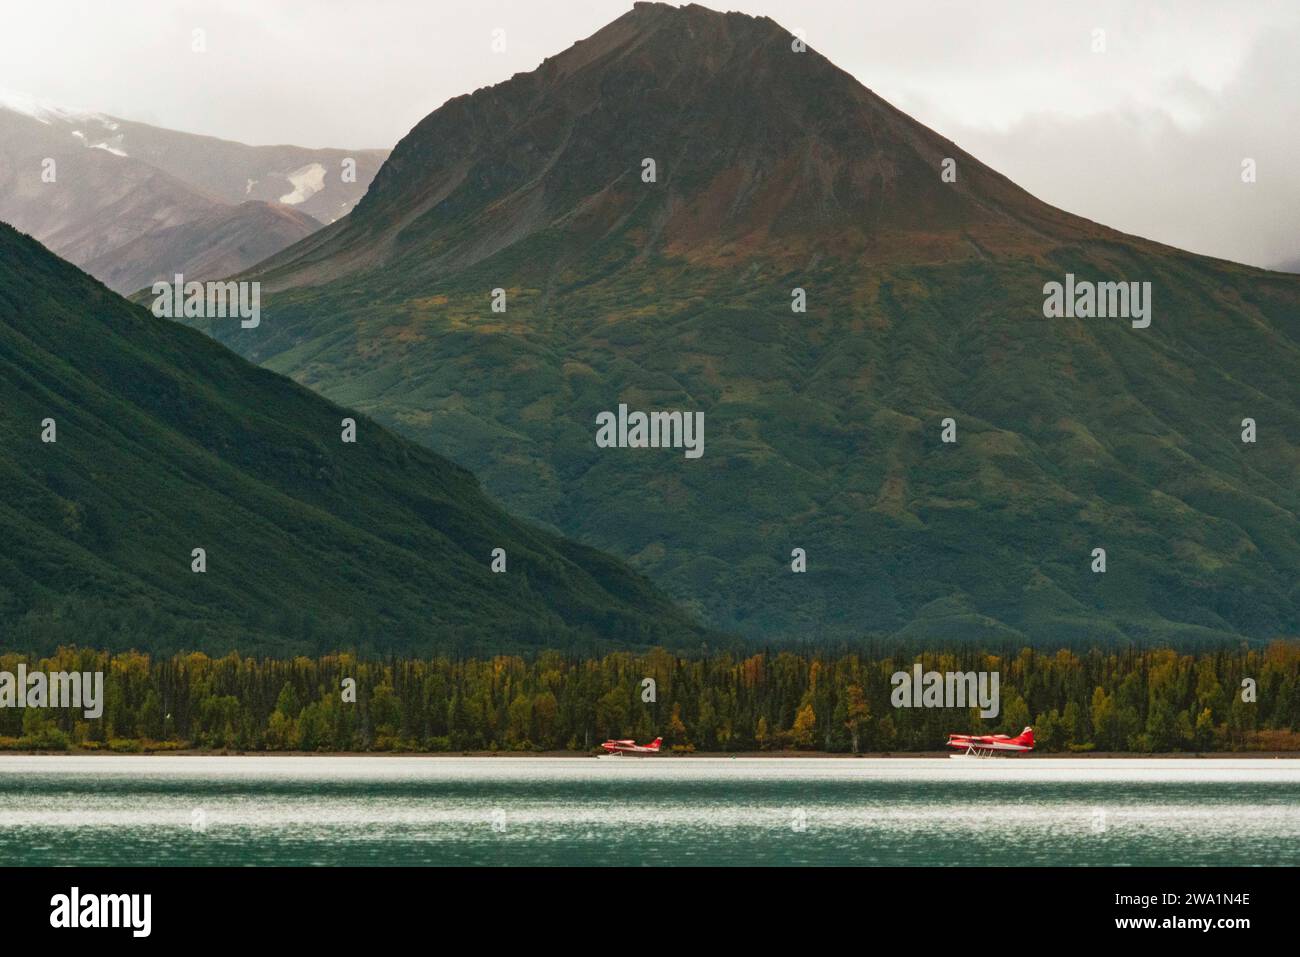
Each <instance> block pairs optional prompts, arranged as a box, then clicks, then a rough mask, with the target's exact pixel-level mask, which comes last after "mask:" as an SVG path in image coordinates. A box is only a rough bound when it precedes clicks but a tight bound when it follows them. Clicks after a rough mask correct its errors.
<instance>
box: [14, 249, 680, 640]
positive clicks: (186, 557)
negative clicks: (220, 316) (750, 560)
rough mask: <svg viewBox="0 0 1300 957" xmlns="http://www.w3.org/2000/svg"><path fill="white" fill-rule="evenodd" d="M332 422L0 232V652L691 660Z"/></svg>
mask: <svg viewBox="0 0 1300 957" xmlns="http://www.w3.org/2000/svg"><path fill="white" fill-rule="evenodd" d="M232 321H233V320H232ZM351 415H355V413H349V412H348V411H346V410H344V409H342V408H339V407H338V406H335V405H334V404H332V403H330V402H328V401H326V400H324V399H321V398H320V397H318V396H316V395H314V394H313V393H311V392H309V391H308V390H306V389H304V388H302V387H300V386H298V385H295V384H294V383H292V382H290V381H289V380H287V379H284V378H282V377H280V376H278V375H275V374H273V373H271V372H268V371H265V370H262V369H258V368H256V367H255V366H252V365H250V364H248V363H247V362H245V361H244V360H243V359H241V358H239V357H238V356H236V355H235V354H233V353H231V352H230V351H228V350H227V349H225V348H223V347H221V346H219V345H217V344H216V343H214V342H212V341H211V340H210V339H208V338H206V337H205V336H202V335H200V334H198V333H196V332H194V331H193V330H190V329H186V328H184V327H183V326H181V325H179V324H177V323H174V322H171V321H169V320H165V319H156V318H154V317H153V316H152V315H150V314H149V313H148V312H147V311H146V310H144V309H141V308H139V307H137V306H133V305H131V304H129V303H127V302H126V301H125V300H123V299H121V298H119V297H118V296H116V295H114V294H113V293H111V292H109V291H108V290H107V289H105V288H104V287H103V286H102V285H100V284H99V283H98V282H96V281H95V280H93V279H91V278H90V277H89V276H86V275H85V274H84V273H81V272H80V271H79V270H77V269H76V268H75V267H73V266H72V265H70V264H68V263H66V262H64V261H62V260H60V259H58V258H57V257H55V256H54V255H53V254H51V253H49V252H48V251H47V250H46V249H44V247H42V246H41V245H40V244H38V243H37V242H35V241H34V240H32V239H30V238H29V237H26V236H24V235H22V234H20V233H17V232H16V231H14V230H13V229H11V228H10V227H8V226H4V225H2V224H0V487H3V489H4V495H3V497H0V536H2V537H3V542H4V545H3V548H0V645H2V646H3V647H7V648H21V649H44V648H50V647H53V646H54V645H56V644H58V643H69V642H75V643H77V644H81V645H83V646H86V645H89V646H94V647H110V648H121V647H137V648H148V649H152V650H165V649H187V648H201V649H205V650H216V651H220V650H224V649H229V648H237V649H239V650H241V651H245V652H261V653H270V652H276V653H284V652H293V651H298V650H307V649H314V648H334V647H341V646H354V647H358V648H362V649H370V650H372V651H373V650H391V651H408V652H416V651H419V650H422V649H428V648H434V647H438V648H444V649H450V648H462V649H469V648H478V649H482V650H488V651H495V650H500V649H518V648H524V647H528V646H533V645H537V644H539V643H546V644H547V645H551V646H559V647H569V646H573V647H584V648H590V647H593V646H599V645H620V646H621V645H649V644H652V643H668V644H677V645H679V646H684V647H694V646H696V645H698V643H699V637H700V635H699V632H698V630H697V628H696V627H695V626H694V625H692V624H691V623H690V622H689V621H687V620H686V618H685V617H684V616H683V615H682V613H681V612H680V611H678V610H677V609H676V608H675V607H674V606H673V605H672V604H671V603H670V602H668V601H667V600H666V599H665V598H664V597H663V595H662V593H661V592H659V591H658V590H656V589H655V588H653V587H652V586H650V585H649V583H648V582H646V581H645V580H644V579H643V578H641V577H640V576H639V575H637V574H635V573H632V572H630V571H629V570H628V569H627V568H626V567H625V566H623V565H622V564H620V563H619V562H617V561H616V560H613V559H611V558H609V557H607V556H605V555H602V554H600V553H598V552H596V551H594V550H592V549H590V548H586V547H583V546H580V545H576V544H573V543H572V542H568V541H565V540H563V539H561V538H559V537H557V536H555V535H553V534H551V533H549V532H541V531H538V530H536V529H534V528H531V527H529V526H527V525H524V524H521V523H520V522H518V521H515V520H514V519H512V518H511V517H509V516H508V515H507V514H506V513H505V512H503V511H502V510H501V509H500V508H498V507H497V506H496V505H494V504H493V503H491V502H489V501H488V500H487V499H486V498H485V496H484V495H483V494H482V492H481V490H480V489H479V487H478V485H477V483H476V481H475V479H474V478H473V477H472V476H471V475H470V474H469V473H467V472H465V471H464V470H463V469H461V468H459V467H457V466H455V465H452V464H450V463H449V462H447V461H445V460H444V459H442V458H440V457H439V456H437V455H435V454H433V453H432V452H429V451H427V450H425V449H422V448H420V447H418V446H416V445H415V444H413V443H411V442H409V441H406V440H404V439H399V438H397V437H395V436H393V435H391V434H390V433H388V432H386V431H384V430H383V429H381V428H380V427H378V426H377V425H375V424H373V423H372V422H370V421H369V420H366V419H364V418H361V419H360V420H359V422H358V425H357V427H358V436H357V442H356V443H355V444H344V443H343V442H342V441H341V431H342V430H341V421H342V419H343V418H345V417H347V416H351ZM45 419H53V420H54V424H55V429H56V432H55V436H56V439H57V440H56V441H55V442H53V443H47V442H43V441H42V440H41V438H42V422H43V420H45ZM196 547H201V548H204V549H205V550H206V554H207V571H206V572H205V573H202V574H197V573H195V572H193V571H192V570H191V552H192V549H194V548H196ZM495 548H503V549H505V551H506V572H505V573H504V574H494V573H492V572H491V571H490V569H489V562H490V557H491V553H492V550H493V549H495Z"/></svg>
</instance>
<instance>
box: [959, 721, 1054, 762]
mask: <svg viewBox="0 0 1300 957" xmlns="http://www.w3.org/2000/svg"><path fill="white" fill-rule="evenodd" d="M948 747H950V748H962V749H963V752H962V753H961V754H950V755H948V757H950V758H966V757H972V758H987V757H992V756H993V755H995V754H1003V753H1012V754H1016V753H1019V752H1022V751H1032V750H1034V729H1033V728H1025V730H1024V731H1021V732H1020V733H1019V734H1018V735H1016V736H1015V737H1014V738H1012V737H1008V736H1007V735H1005V734H950V735H948Z"/></svg>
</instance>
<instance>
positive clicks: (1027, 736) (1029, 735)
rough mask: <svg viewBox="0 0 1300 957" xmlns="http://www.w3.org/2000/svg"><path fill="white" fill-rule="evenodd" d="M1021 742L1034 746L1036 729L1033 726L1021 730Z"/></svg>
mask: <svg viewBox="0 0 1300 957" xmlns="http://www.w3.org/2000/svg"><path fill="white" fill-rule="evenodd" d="M1020 743H1021V744H1027V745H1029V746H1030V747H1031V748H1032V747H1033V746H1034V729H1033V728H1025V730H1024V731H1021V732H1020Z"/></svg>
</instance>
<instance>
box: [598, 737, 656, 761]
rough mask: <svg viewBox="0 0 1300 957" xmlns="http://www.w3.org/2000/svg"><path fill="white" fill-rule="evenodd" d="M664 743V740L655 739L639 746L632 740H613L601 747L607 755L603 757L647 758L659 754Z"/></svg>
mask: <svg viewBox="0 0 1300 957" xmlns="http://www.w3.org/2000/svg"><path fill="white" fill-rule="evenodd" d="M663 743H664V739H663V738H655V739H654V740H653V741H651V742H650V743H649V744H637V743H636V742H635V741H633V740H632V739H630V738H629V739H627V740H620V741H615V740H613V739H611V740H609V741H606V742H605V743H604V744H602V745H601V747H602V748H604V749H605V752H606V753H605V754H602V755H601V757H617V756H619V755H628V756H631V757H646V756H647V755H651V754H658V753H659V746H660V745H662V744H663Z"/></svg>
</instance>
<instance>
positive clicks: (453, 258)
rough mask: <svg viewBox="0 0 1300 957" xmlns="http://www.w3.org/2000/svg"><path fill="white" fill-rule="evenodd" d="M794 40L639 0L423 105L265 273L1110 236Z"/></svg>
mask: <svg viewBox="0 0 1300 957" xmlns="http://www.w3.org/2000/svg"><path fill="white" fill-rule="evenodd" d="M794 41H795V37H794V36H793V35H792V34H791V33H789V32H788V31H787V30H785V29H784V28H783V27H781V26H780V25H779V24H777V23H776V22H775V21H773V20H771V19H768V18H757V17H752V16H749V15H747V14H741V13H719V12H716V11H713V10H710V9H708V8H706V7H703V6H699V5H698V4H691V5H688V6H683V7H677V6H672V5H670V4H665V3H638V4H637V5H636V6H635V7H634V8H633V9H632V10H630V11H628V12H627V13H625V14H624V15H623V16H621V17H619V18H618V19H616V20H614V21H613V22H611V23H610V24H608V25H607V26H605V27H603V28H602V29H600V30H598V31H597V32H596V33H595V34H593V35H592V36H590V37H588V38H586V39H585V40H581V41H579V42H577V43H575V44H574V45H573V46H571V47H569V48H568V49H567V50H565V51H563V52H561V53H559V54H558V55H556V56H554V57H550V58H548V59H546V60H545V61H543V62H542V64H541V65H540V66H539V67H538V68H537V69H536V70H534V71H532V72H530V73H520V74H516V75H515V76H513V77H511V78H510V79H509V80H506V81H504V82H502V83H499V84H496V85H495V86H491V87H485V88H483V89H479V90H477V91H475V92H474V93H472V94H467V95H464V96H460V97H456V98H454V99H452V100H449V101H448V102H447V103H445V104H444V105H443V106H442V107H440V108H439V109H438V110H435V111H434V112H433V113H431V114H430V115H429V116H427V117H425V119H424V120H422V121H421V122H420V123H419V124H417V125H416V126H415V128H414V129H412V130H411V132H410V133H409V134H408V135H407V136H406V137H405V138H403V140H402V141H401V142H400V143H399V144H398V145H397V147H396V149H395V150H394V151H393V154H392V155H391V157H390V158H389V160H388V162H387V163H386V164H385V166H384V167H383V169H381V170H380V172H379V173H378V175H377V176H376V178H375V181H374V183H373V185H372V187H371V189H370V191H369V192H368V194H367V195H366V197H365V198H364V199H363V200H362V202H361V203H360V204H359V205H358V207H357V209H356V210H355V211H354V213H353V214H352V215H351V216H349V217H348V218H347V219H346V220H344V221H341V222H339V223H338V224H336V225H335V227H333V228H330V229H326V230H324V231H322V232H321V233H319V234H318V235H317V236H315V237H313V238H312V239H311V240H309V241H308V242H307V243H306V244H304V245H299V246H297V247H294V249H292V250H290V251H289V252H287V253H286V254H284V255H281V256H279V257H277V258H275V259H273V260H271V261H269V262H268V263H266V264H264V269H263V271H262V277H263V278H264V279H266V280H268V281H269V282H271V283H272V285H273V286H274V285H281V284H286V283H298V282H307V283H310V282H314V281H316V279H315V277H316V275H317V274H318V270H317V267H316V265H315V264H316V263H317V262H318V261H319V259H320V257H321V255H322V254H324V255H328V256H330V257H331V259H332V260H333V261H332V268H333V269H334V270H338V269H344V270H351V269H353V268H357V269H365V268H370V267H371V266H374V265H378V264H382V263H386V262H391V261H393V260H394V259H395V258H400V257H402V256H404V255H406V254H407V253H409V252H414V253H415V254H416V255H417V256H418V258H419V266H418V267H415V268H418V269H420V270H424V271H444V270H446V269H457V268H464V267H466V266H470V265H473V264H474V263H476V262H482V261H484V260H486V259H488V258H490V257H492V256H495V255H497V254H499V253H501V252H503V251H504V250H507V249H519V250H522V246H521V244H524V243H529V242H531V241H533V240H534V239H537V238H538V237H540V236H542V235H547V236H549V237H550V239H548V240H547V241H546V242H545V243H544V245H546V246H547V247H548V248H552V247H554V246H555V245H556V244H557V243H559V244H561V245H565V246H567V247H569V248H570V249H571V250H572V249H574V248H581V249H585V250H592V251H595V250H608V249H609V248H611V247H612V246H620V245H621V246H625V247H627V248H631V247H635V249H636V254H637V255H638V256H642V257H644V256H646V255H655V254H664V255H669V256H677V257H685V258H688V259H694V260H697V261H699V260H707V261H710V262H731V263H738V262H745V261H752V260H755V259H763V260H767V261H786V262H807V261H809V259H810V257H822V258H825V257H831V258H835V259H840V260H865V261H881V260H882V259H883V260H888V261H906V262H917V263H924V262H943V261H952V260H962V259H975V258H978V257H980V256H983V255H989V254H991V253H997V252H1016V253H1018V254H1025V253H1041V252H1043V251H1045V250H1046V249H1049V248H1051V247H1052V246H1054V245H1057V244H1060V243H1070V242H1075V241H1078V240H1081V239H1087V238H1115V237H1118V235H1119V234H1117V233H1115V232H1113V231H1111V230H1107V229H1105V228H1103V227H1100V226H1098V225H1097V224H1095V223H1091V222H1088V221H1087V220H1084V219H1081V218H1079V217H1075V216H1072V215H1069V214H1067V213H1064V212H1062V211H1060V210H1056V209H1054V208H1052V207H1050V206H1047V205H1046V204H1045V203H1042V202H1040V201H1039V200H1037V199H1035V198H1034V197H1032V196H1030V195H1029V194H1028V193H1026V192H1025V191H1024V190H1022V189H1020V188H1019V187H1017V186H1016V185H1015V184H1013V183H1011V182H1010V181H1009V180H1007V179H1006V178H1005V177H1003V176H1001V175H1000V174H998V173H996V172H994V171H993V170H991V169H989V168H988V167H986V166H984V165H983V164H982V163H980V162H979V161H978V160H976V159H975V158H974V157H972V156H970V155H968V154H966V153H964V152H963V151H962V150H960V149H959V148H958V147H957V146H956V145H955V144H953V143H952V142H950V141H948V140H946V139H944V138H943V137H941V136H940V135H938V134H937V133H935V132H933V131H932V130H929V129H927V128H926V127H925V126H923V125H922V124H920V123H918V122H917V121H916V120H914V119H912V118H911V117H909V116H907V115H906V114H904V113H902V112H901V111H899V110H897V109H895V108H894V107H893V106H891V105H890V104H888V103H886V102H885V101H884V100H882V99H881V98H880V97H878V96H876V95H875V94H874V93H872V92H871V91H870V90H869V89H867V88H866V87H865V86H863V85H862V84H861V83H860V82H859V81H858V80H856V79H855V78H854V77H852V76H851V75H850V74H848V73H846V72H844V71H843V70H841V69H839V68H838V67H836V66H835V65H834V64H832V63H831V62H830V61H829V60H827V59H826V58H825V57H823V56H821V55H820V54H818V53H816V52H815V51H814V50H811V49H807V48H805V47H804V46H803V45H802V44H798V43H795V42H794ZM946 165H950V166H951V167H952V169H953V171H954V172H955V179H953V178H949V179H945V178H944V169H945V166H946ZM530 259H531V261H533V262H534V263H537V264H538V266H539V269H540V270H541V271H543V272H545V271H547V270H549V269H550V268H551V265H552V264H550V263H549V262H547V261H546V260H545V257H544V256H543V257H542V258H541V259H539V258H538V257H537V256H530ZM295 260H299V261H297V262H295Z"/></svg>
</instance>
